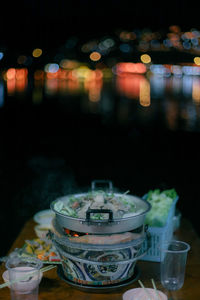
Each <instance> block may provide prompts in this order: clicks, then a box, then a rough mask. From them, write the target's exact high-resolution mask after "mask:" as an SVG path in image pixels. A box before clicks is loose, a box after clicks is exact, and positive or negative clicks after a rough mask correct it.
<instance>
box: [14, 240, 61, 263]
mask: <svg viewBox="0 0 200 300" xmlns="http://www.w3.org/2000/svg"><path fill="white" fill-rule="evenodd" d="M19 254H20V256H23V257H30V258H31V257H34V258H37V259H39V260H41V261H42V262H43V263H60V258H59V256H58V254H57V252H56V249H55V247H54V246H53V244H52V242H51V240H47V239H39V238H36V239H33V240H26V241H25V244H24V246H23V247H22V248H21V249H20V253H19Z"/></svg>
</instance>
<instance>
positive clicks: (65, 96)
mask: <svg viewBox="0 0 200 300" xmlns="http://www.w3.org/2000/svg"><path fill="white" fill-rule="evenodd" d="M140 79H141V78H136V77H135V78H134V79H133V78H132V80H133V81H132V82H131V85H130V83H129V86H128V87H127V84H122V85H120V82H117V80H110V82H105V83H104V84H103V87H102V89H101V94H100V97H99V98H90V97H89V95H88V93H87V92H86V91H85V90H76V89H75V90H74V91H72V90H64V91H63V90H61V89H59V88H55V84H56V82H53V81H52V82H51V83H49V85H46V86H43V87H39V88H38V87H35V86H34V85H33V84H31V82H30V83H29V85H28V86H27V87H26V89H23V90H21V91H19V90H15V89H14V91H13V90H10V89H9V87H8V86H6V83H5V82H3V80H2V81H1V85H0V91H1V99H0V102H1V107H0V130H1V135H0V141H1V143H0V185H1V188H0V203H1V209H0V228H1V240H2V241H4V242H3V243H1V247H0V252H1V255H4V254H5V253H6V251H7V250H8V249H9V247H10V246H11V243H12V241H13V240H14V239H15V237H16V235H17V234H18V233H19V230H20V229H21V227H22V226H23V224H24V222H25V221H26V220H27V219H28V218H30V217H31V216H33V215H34V214H35V213H36V212H37V211H38V210H41V209H46V208H49V204H50V202H51V201H52V200H54V199H55V198H56V197H57V196H60V195H64V194H68V193H76V192H79V191H87V190H88V189H89V187H90V183H91V181H92V180H94V179H109V180H112V181H113V184H114V186H115V187H116V188H118V189H119V190H121V191H126V190H130V192H131V193H132V194H136V195H139V196H142V195H144V194H145V193H146V192H147V191H148V190H149V189H154V188H161V189H165V188H175V189H176V190H177V192H178V194H179V197H180V199H179V203H178V208H179V209H180V210H181V212H182V214H183V215H184V216H186V217H188V218H189V219H190V220H191V221H192V222H193V224H194V226H195V228H196V229H197V230H198V232H199V226H198V211H197V206H198V203H199V201H200V192H199V169H200V146H199V139H200V97H199V93H200V92H199V91H200V89H199V85H200V83H199V80H200V79H199V77H198V76H185V77H181V78H179V77H177V78H176V77H169V78H163V77H153V76H152V77H151V78H148V80H147V81H148V83H149V86H150V103H147V105H146V106H143V105H142V102H141V93H140V91H139V92H138V88H137V82H138V80H139V81H140ZM134 84H135V85H136V87H135V88H133V86H134ZM131 87H132V88H131Z"/></svg>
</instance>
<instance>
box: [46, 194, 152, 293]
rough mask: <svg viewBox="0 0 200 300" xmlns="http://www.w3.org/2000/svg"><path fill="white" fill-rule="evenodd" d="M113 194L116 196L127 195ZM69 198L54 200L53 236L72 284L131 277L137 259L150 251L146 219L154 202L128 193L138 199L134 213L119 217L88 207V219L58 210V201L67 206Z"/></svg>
mask: <svg viewBox="0 0 200 300" xmlns="http://www.w3.org/2000/svg"><path fill="white" fill-rule="evenodd" d="M109 193H112V195H114V196H115V197H121V196H122V195H123V194H121V193H113V192H110V191H109V192H108V195H109ZM84 195H85V194H84V193H82V194H75V195H73V197H75V198H76V197H77V198H79V197H82V196H84ZM69 199H70V195H67V196H64V197H61V198H58V199H56V200H55V201H53V202H52V203H51V209H52V210H53V211H54V212H55V219H54V220H53V230H52V233H51V238H52V241H53V244H54V246H55V247H56V250H57V253H58V254H59V256H60V259H61V262H62V270H63V273H64V276H65V278H67V279H68V280H69V283H70V282H72V283H76V284H77V285H82V286H90V287H92V286H99V287H101V286H110V285H116V284H121V283H123V282H125V281H127V280H129V279H131V278H132V277H133V275H134V272H135V265H136V262H137V260H139V259H140V258H141V257H142V256H143V255H145V254H146V252H145V253H142V245H143V243H144V242H145V240H146V231H145V227H144V219H145V216H146V213H147V212H148V211H149V210H150V208H151V207H150V204H149V203H148V202H146V201H145V200H142V199H140V198H139V197H137V196H133V195H126V200H127V201H128V202H129V201H134V204H135V207H136V212H135V213H134V214H132V215H129V216H127V217H124V218H118V219H115V217H114V213H113V211H111V210H107V209H90V208H88V210H87V211H86V214H85V218H75V217H71V216H67V215H65V214H62V213H60V212H58V211H56V209H55V204H56V203H57V201H61V202H63V203H64V205H67V204H68V203H69ZM128 202H127V203H128ZM137 212H138V213H137ZM93 214H102V215H103V216H104V215H107V218H104V219H103V220H102V219H100V220H95V219H92V215H93Z"/></svg>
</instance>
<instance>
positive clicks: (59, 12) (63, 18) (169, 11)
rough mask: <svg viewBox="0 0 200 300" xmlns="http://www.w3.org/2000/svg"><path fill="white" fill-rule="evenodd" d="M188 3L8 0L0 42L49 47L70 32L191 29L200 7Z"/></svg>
mask: <svg viewBox="0 0 200 300" xmlns="http://www.w3.org/2000/svg"><path fill="white" fill-rule="evenodd" d="M195 3H196V2H195ZM189 4H190V5H189ZM189 4H188V1H179V0H174V1H172V0H169V1H165V2H164V1H147V2H143V1H134V0H132V1H128V0H107V1H105V0H102V1H95V0H74V1H69V0H58V1H55V0H54V1H53V0H43V1H40V0H28V1H27V0H24V1H13V3H12V4H11V3H10V2H9V1H6V3H4V6H3V8H2V4H1V9H0V19H1V27H0V36H1V38H0V46H2V45H8V46H12V47H19V46H20V45H21V44H23V46H27V47H28V46H29V45H30V46H34V44H37V45H38V44H41V46H47V47H48V45H51V43H52V41H53V43H55V44H56V43H58V44H59V43H61V42H62V41H63V40H65V39H66V37H68V36H70V35H74V34H76V35H80V36H85V37H90V36H95V35H98V34H103V33H110V32H113V30H115V29H118V28H123V29H134V28H144V27H148V28H152V29H156V30H158V29H166V28H168V27H169V26H170V25H174V24H176V25H180V26H181V28H182V27H184V28H183V29H184V30H189V29H191V28H192V27H198V25H200V23H199V16H198V10H197V9H195V5H194V4H192V2H191V1H190V2H189Z"/></svg>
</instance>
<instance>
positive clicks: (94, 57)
mask: <svg viewBox="0 0 200 300" xmlns="http://www.w3.org/2000/svg"><path fill="white" fill-rule="evenodd" d="M90 59H91V60H92V61H98V60H100V59H101V54H100V53H99V52H97V51H94V52H92V53H91V54H90Z"/></svg>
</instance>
